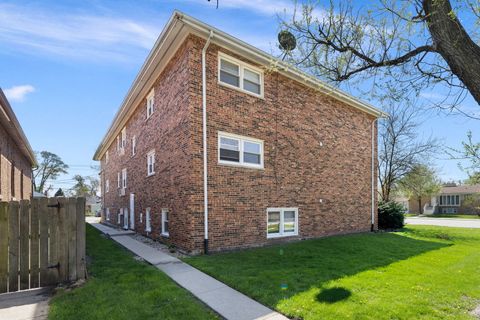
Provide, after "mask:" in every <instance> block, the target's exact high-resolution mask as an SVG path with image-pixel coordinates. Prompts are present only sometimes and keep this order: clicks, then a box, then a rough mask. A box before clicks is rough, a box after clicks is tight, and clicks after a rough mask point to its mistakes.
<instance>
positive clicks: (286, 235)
mask: <svg viewBox="0 0 480 320" xmlns="http://www.w3.org/2000/svg"><path fill="white" fill-rule="evenodd" d="M297 236H298V232H295V233H287V234H285V233H284V234H267V239H277V238H288V237H297Z"/></svg>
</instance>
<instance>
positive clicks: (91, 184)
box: [72, 174, 100, 197]
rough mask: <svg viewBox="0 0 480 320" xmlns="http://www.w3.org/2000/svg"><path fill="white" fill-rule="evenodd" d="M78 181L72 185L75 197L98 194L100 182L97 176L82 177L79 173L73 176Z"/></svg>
mask: <svg viewBox="0 0 480 320" xmlns="http://www.w3.org/2000/svg"><path fill="white" fill-rule="evenodd" d="M73 179H74V180H75V181H76V183H75V185H74V186H73V187H72V192H73V196H75V197H86V196H96V195H97V192H98V188H99V186H100V182H99V180H98V179H96V178H92V177H86V178H85V177H82V176H81V175H79V174H77V175H75V176H74V177H73Z"/></svg>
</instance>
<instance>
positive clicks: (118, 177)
mask: <svg viewBox="0 0 480 320" xmlns="http://www.w3.org/2000/svg"><path fill="white" fill-rule="evenodd" d="M121 183H122V179H121V178H120V172H118V173H117V188H118V189H120V186H121Z"/></svg>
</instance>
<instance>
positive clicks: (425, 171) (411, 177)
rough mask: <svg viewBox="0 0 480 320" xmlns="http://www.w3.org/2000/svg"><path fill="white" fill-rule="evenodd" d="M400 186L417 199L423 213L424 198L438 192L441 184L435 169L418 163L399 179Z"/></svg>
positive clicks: (408, 194)
mask: <svg viewBox="0 0 480 320" xmlns="http://www.w3.org/2000/svg"><path fill="white" fill-rule="evenodd" d="M399 187H400V190H402V191H403V192H404V193H405V194H406V195H407V196H409V198H415V199H417V201H418V207H419V210H420V214H423V206H422V198H424V197H431V196H432V195H434V194H436V193H438V192H439V191H440V188H441V185H440V182H439V180H438V178H437V177H436V174H435V171H434V170H433V169H431V168H429V167H428V166H426V165H416V166H415V167H413V168H412V170H411V171H410V172H408V173H407V174H406V175H405V177H403V179H401V180H400V181H399Z"/></svg>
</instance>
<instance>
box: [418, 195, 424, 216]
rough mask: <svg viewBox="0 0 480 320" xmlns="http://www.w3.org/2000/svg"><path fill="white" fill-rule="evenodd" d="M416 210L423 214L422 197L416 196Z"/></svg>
mask: <svg viewBox="0 0 480 320" xmlns="http://www.w3.org/2000/svg"><path fill="white" fill-rule="evenodd" d="M418 211H419V212H420V214H423V207H422V197H418Z"/></svg>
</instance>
